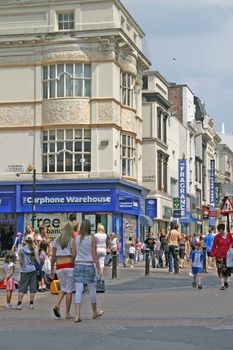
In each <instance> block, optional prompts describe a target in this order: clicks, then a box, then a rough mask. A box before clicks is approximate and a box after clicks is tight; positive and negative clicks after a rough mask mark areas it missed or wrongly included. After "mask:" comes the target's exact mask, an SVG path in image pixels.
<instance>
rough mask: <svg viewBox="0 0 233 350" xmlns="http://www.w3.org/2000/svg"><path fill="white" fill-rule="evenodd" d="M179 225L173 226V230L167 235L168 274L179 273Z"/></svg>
mask: <svg viewBox="0 0 233 350" xmlns="http://www.w3.org/2000/svg"><path fill="white" fill-rule="evenodd" d="M178 229H179V225H178V224H175V225H174V228H173V229H172V230H171V232H170V233H169V235H168V264H169V272H170V273H172V272H173V271H175V273H178V272H179V241H180V240H181V233H180V232H179V231H178Z"/></svg>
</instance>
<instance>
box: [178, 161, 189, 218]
mask: <svg viewBox="0 0 233 350" xmlns="http://www.w3.org/2000/svg"><path fill="white" fill-rule="evenodd" d="M178 180H179V197H180V210H181V216H180V217H181V218H186V216H187V188H186V160H185V159H179V160H178Z"/></svg>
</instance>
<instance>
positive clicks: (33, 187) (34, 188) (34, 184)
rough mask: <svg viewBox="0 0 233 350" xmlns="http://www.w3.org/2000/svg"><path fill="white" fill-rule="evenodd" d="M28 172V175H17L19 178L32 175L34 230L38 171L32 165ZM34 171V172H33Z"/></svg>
mask: <svg viewBox="0 0 233 350" xmlns="http://www.w3.org/2000/svg"><path fill="white" fill-rule="evenodd" d="M28 170H29V172H27V173H23V172H22V173H16V176H17V177H19V176H20V175H22V174H30V175H32V228H33V229H34V220H33V217H34V214H35V211H36V208H35V198H36V169H35V168H34V167H33V166H32V165H29V166H28ZM31 171H32V172H31Z"/></svg>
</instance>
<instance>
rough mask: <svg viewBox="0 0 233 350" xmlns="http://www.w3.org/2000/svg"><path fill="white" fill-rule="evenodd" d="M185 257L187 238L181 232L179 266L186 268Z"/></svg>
mask: <svg viewBox="0 0 233 350" xmlns="http://www.w3.org/2000/svg"><path fill="white" fill-rule="evenodd" d="M184 257H185V238H184V234H183V233H181V238H180V240H179V268H180V269H184V268H185V266H184Z"/></svg>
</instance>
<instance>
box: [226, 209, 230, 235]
mask: <svg viewBox="0 0 233 350" xmlns="http://www.w3.org/2000/svg"><path fill="white" fill-rule="evenodd" d="M227 232H230V217H229V213H228V214H227Z"/></svg>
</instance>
